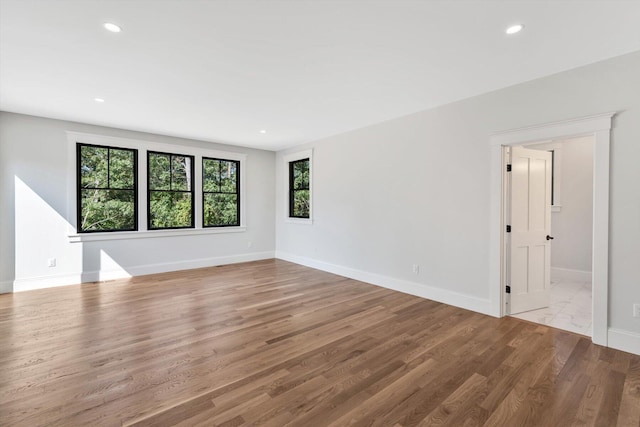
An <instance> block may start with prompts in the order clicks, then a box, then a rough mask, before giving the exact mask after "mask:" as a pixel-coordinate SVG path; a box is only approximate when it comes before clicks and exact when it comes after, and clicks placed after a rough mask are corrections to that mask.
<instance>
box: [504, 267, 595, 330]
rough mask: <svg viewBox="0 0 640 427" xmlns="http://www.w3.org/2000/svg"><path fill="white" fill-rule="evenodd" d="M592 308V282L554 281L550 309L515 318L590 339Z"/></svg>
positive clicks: (534, 311) (522, 314) (521, 314)
mask: <svg viewBox="0 0 640 427" xmlns="http://www.w3.org/2000/svg"><path fill="white" fill-rule="evenodd" d="M591 307H592V305H591V281H589V282H579V281H570V280H567V279H563V280H557V281H555V280H552V281H551V304H550V305H549V307H547V308H541V309H539V310H532V311H527V312H524V313H520V314H514V315H513V317H516V318H518V319H523V320H528V321H530V322H535V323H541V324H543V325H548V326H552V327H554V328H558V329H564V330H565V331H570V332H575V333H578V334H582V335H587V336H589V337H590V336H591V320H592V317H591Z"/></svg>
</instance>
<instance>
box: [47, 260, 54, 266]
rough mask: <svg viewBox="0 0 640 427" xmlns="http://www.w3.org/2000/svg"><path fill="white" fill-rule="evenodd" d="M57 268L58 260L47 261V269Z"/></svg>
mask: <svg viewBox="0 0 640 427" xmlns="http://www.w3.org/2000/svg"><path fill="white" fill-rule="evenodd" d="M55 266H56V259H55V258H49V259H48V260H47V267H55Z"/></svg>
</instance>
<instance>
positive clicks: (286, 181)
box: [282, 148, 313, 224]
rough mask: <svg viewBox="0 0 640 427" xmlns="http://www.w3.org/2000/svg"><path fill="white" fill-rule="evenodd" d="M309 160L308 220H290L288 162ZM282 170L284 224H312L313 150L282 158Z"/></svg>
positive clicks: (297, 152)
mask: <svg viewBox="0 0 640 427" xmlns="http://www.w3.org/2000/svg"><path fill="white" fill-rule="evenodd" d="M306 158H309V218H292V217H290V216H289V162H295V161H296V160H300V159H306ZM282 167H283V169H284V174H283V177H284V180H283V181H284V197H283V199H284V222H287V223H295V224H313V148H310V149H308V150H303V151H296V152H295V153H291V154H286V155H284V156H282Z"/></svg>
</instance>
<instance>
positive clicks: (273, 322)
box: [0, 260, 640, 427]
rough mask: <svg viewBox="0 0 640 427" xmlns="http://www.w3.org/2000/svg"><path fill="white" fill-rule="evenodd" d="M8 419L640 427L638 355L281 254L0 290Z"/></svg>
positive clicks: (28, 422)
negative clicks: (393, 288)
mask: <svg viewBox="0 0 640 427" xmlns="http://www.w3.org/2000/svg"><path fill="white" fill-rule="evenodd" d="M0 369H1V370H0V425H2V426H14V425H19V426H29V427H33V426H44V425H47V426H79V425H90V426H101V425H107V426H117V425H122V424H124V425H127V426H169V425H179V426H192V425H206V426H212V425H220V426H238V425H258V424H263V425H271V426H278V427H280V426H289V425H290V426H305V427H306V426H346V425H355V426H364V425H376V426H378V425H379V426H395V427H398V426H417V425H419V426H431V425H452V426H481V425H485V426H527V425H530V426H555V425H557V426H570V425H597V426H614V425H619V426H634V427H637V426H638V425H640V356H634V355H631V354H628V353H624V352H620V351H616V350H611V349H607V348H604V347H600V346H596V345H593V344H592V343H591V341H590V339H588V338H586V337H582V336H580V335H575V334H572V333H569V332H564V331H560V330H556V329H551V328H549V327H546V326H542V325H536V324H532V323H527V322H525V321H522V320H518V319H513V318H503V319H495V318H491V317H488V316H484V315H481V314H477V313H473V312H470V311H466V310H462V309H458V308H454V307H450V306H447V305H444V304H439V303H436V302H433V301H428V300H424V299H420V298H417V297H413V296H410V295H405V294H402V293H399V292H394V291H390V290H387V289H383V288H379V287H376V286H373V285H369V284H365V283H361V282H357V281H354V280H350V279H345V278H343V277H339V276H335V275H332V274H328V273H324V272H320V271H317V270H313V269H310V268H306V267H302V266H298V265H295V264H291V263H287V262H284V261H277V260H267V261H259V262H253V263H246V264H237V265H231V266H224V267H215V268H206V269H200V270H190V271H184V272H175V273H166V274H160V275H153V276H145V277H138V278H133V279H128V280H120V281H113V282H107V283H101V284H85V285H81V286H80V285H78V286H67V287H62V288H55V289H46V290H41V291H32V292H24V293H17V294H6V295H0Z"/></svg>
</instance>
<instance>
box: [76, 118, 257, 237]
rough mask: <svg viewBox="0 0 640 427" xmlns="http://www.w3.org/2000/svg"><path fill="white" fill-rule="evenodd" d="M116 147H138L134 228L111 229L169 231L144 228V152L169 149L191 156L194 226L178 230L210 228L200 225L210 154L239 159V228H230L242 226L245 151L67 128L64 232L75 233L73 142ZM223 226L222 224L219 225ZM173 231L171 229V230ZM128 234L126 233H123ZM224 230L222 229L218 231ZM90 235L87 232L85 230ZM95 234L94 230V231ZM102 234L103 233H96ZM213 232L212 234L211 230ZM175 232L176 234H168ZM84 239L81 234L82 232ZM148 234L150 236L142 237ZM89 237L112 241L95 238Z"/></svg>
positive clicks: (189, 232) (193, 231) (190, 232)
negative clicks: (204, 168) (204, 170)
mask: <svg viewBox="0 0 640 427" xmlns="http://www.w3.org/2000/svg"><path fill="white" fill-rule="evenodd" d="M78 142H81V143H85V144H94V145H106V146H116V147H122V148H132V149H136V150H138V231H133V232H119V231H118V232H114V233H117V234H122V235H123V236H128V237H126V238H133V237H131V236H132V233H144V232H151V231H169V230H147V162H146V158H147V151H160V152H171V153H179V154H185V155H192V156H194V162H195V165H194V212H193V213H194V223H195V227H194V228H185V229H181V230H179V231H180V232H183V233H184V235H194V234H209V233H210V232H206V233H204V232H202V231H203V230H210V228H203V227H202V179H201V177H202V158H203V157H213V158H221V159H228V160H236V161H239V162H240V227H234V228H236V229H237V230H239V229H240V228H244V227H246V224H247V218H246V217H247V215H246V212H247V211H246V207H245V205H246V191H245V188H246V165H247V154H244V153H237V152H232V151H221V150H214V149H205V148H199V147H193V146H189V145H178V144H170V143H164V142H154V141H145V140H139V139H130V138H121V137H114V136H105V135H96V134H91V133H82V132H72V131H67V162H68V165H67V222H68V223H69V226H68V232H67V234H69V235H70V240H71V237H72V236H77V235H79V234H78V232H77V224H76V222H77V215H76V143H78ZM221 228H223V227H221ZM173 231H175V230H173ZM126 233H129V234H126ZM221 233H224V231H221ZM89 234H90V233H89ZM96 234H98V233H96ZM99 234H104V233H99ZM211 234H215V233H211ZM172 235H177V234H175V233H174V234H172ZM82 236H83V239H81V240H85V239H84V234H83V235H82ZM142 237H145V238H146V237H150V236H142ZM122 238H124V237H122ZM86 240H87V241H91V240H113V238H109V239H95V238H87V239H86ZM72 241H73V240H72Z"/></svg>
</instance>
